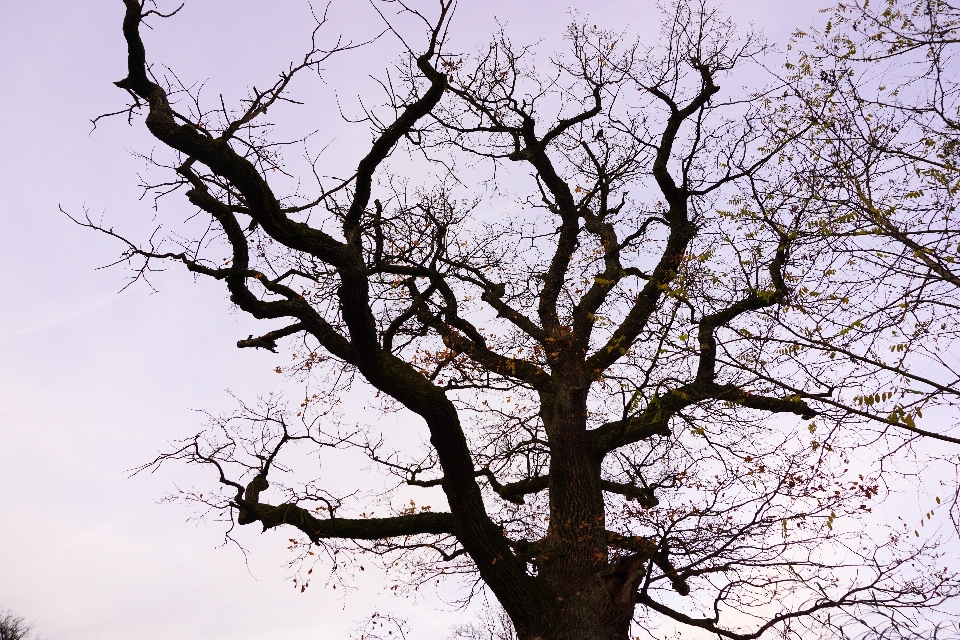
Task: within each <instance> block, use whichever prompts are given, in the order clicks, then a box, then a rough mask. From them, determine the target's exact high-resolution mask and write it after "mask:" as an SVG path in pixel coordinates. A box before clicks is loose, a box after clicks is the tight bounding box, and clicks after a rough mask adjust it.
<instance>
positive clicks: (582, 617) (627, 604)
mask: <svg viewBox="0 0 960 640" xmlns="http://www.w3.org/2000/svg"><path fill="white" fill-rule="evenodd" d="M554 379H555V380H556V382H557V385H556V387H555V388H554V391H553V392H552V393H549V394H547V393H544V394H541V403H542V404H541V416H542V418H543V421H544V427H545V429H546V432H547V437H548V439H549V442H550V524H549V528H548V532H547V536H546V538H545V539H544V540H543V541H542V543H541V545H539V549H538V552H537V556H536V563H537V579H538V580H542V581H543V582H544V583H545V586H547V588H548V590H549V591H550V592H551V593H552V594H553V595H552V597H555V598H556V601H555V602H553V603H551V605H550V606H549V608H548V610H545V611H544V612H543V615H542V617H541V619H540V620H538V621H537V622H535V623H533V624H531V625H530V626H529V628H527V629H519V630H518V632H519V636H520V638H521V640H627V638H628V636H629V628H630V620H631V619H632V617H633V609H634V593H635V590H636V585H637V583H638V582H639V579H640V577H642V575H643V573H642V572H643V561H642V560H640V559H629V560H621V561H619V562H617V563H614V564H613V565H611V564H609V562H608V560H609V555H608V551H607V533H606V522H605V517H604V504H603V493H602V491H601V489H600V462H599V460H597V459H596V457H595V456H594V455H593V454H592V452H591V448H590V446H589V443H588V441H587V437H586V434H587V394H588V390H589V385H590V381H589V378H588V377H587V376H586V375H585V373H584V372H583V370H582V367H578V366H576V365H574V364H571V365H570V366H566V367H562V369H561V372H559V373H555V374H554Z"/></svg>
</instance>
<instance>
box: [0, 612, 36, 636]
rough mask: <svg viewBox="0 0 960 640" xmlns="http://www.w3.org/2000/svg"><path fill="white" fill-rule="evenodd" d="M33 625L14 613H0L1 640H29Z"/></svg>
mask: <svg viewBox="0 0 960 640" xmlns="http://www.w3.org/2000/svg"><path fill="white" fill-rule="evenodd" d="M32 631H33V625H32V624H27V621H26V619H25V618H24V617H23V616H18V615H16V614H15V613H13V612H12V611H0V640H29V638H32V637H35V636H33V634H32Z"/></svg>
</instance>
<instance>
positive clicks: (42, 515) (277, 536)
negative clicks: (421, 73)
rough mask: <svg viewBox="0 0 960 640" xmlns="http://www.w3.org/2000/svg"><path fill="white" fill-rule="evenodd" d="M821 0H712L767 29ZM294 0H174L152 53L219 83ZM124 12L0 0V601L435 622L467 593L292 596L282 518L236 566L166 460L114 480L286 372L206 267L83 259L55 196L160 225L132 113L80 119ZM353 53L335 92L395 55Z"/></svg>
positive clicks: (93, 632) (90, 107)
mask: <svg viewBox="0 0 960 640" xmlns="http://www.w3.org/2000/svg"><path fill="white" fill-rule="evenodd" d="M318 4H319V3H318ZM422 4H423V5H424V6H425V7H427V8H428V9H433V8H434V3H433V2H425V3H422ZM656 4H657V3H656V2H654V1H653V0H634V1H632V2H622V1H613V0H593V1H581V2H549V1H545V0H519V1H518V0H495V1H489V0H487V1H483V2H480V1H478V0H462V1H461V3H460V6H459V8H458V11H457V15H456V17H455V19H454V42H458V41H459V42H463V43H464V46H463V49H464V50H466V51H470V50H472V49H474V47H475V46H476V44H477V43H479V42H481V41H483V40H484V39H485V35H486V34H488V33H491V32H492V31H493V30H494V29H495V22H494V16H496V17H498V18H499V19H500V21H501V22H503V23H506V24H507V30H508V33H510V34H511V35H512V36H513V38H514V40H515V41H523V40H530V41H533V40H538V39H544V40H545V45H546V46H547V48H549V46H550V43H552V42H559V36H560V34H561V33H562V30H563V27H564V26H565V24H566V22H567V21H568V19H569V14H568V8H573V9H576V10H577V11H578V12H579V13H581V14H583V15H589V16H591V21H592V22H595V23H596V24H597V25H598V26H604V27H609V28H616V29H619V28H628V29H630V30H631V31H635V32H639V33H642V34H654V33H655V32H656V23H657V21H658V20H659V14H658V13H657V11H656ZM824 4H825V3H824V2H820V1H809V0H763V1H761V0H736V1H734V0H728V2H726V3H724V4H723V7H724V9H725V11H726V12H728V13H729V14H731V15H732V16H733V17H734V18H735V19H736V20H737V21H738V22H740V23H747V22H753V23H754V24H755V26H756V27H757V28H759V29H761V30H762V31H764V32H765V33H766V34H767V35H768V36H769V37H770V38H771V40H772V41H780V42H782V41H784V39H785V38H786V36H787V35H788V34H789V33H790V32H791V31H792V30H793V29H795V28H797V27H806V26H808V25H809V24H811V23H813V22H814V21H816V20H817V18H818V15H817V9H819V8H820V7H821V6H823V5H824ZM170 6H175V4H172V3H171V4H170ZM305 6H306V1H305V0H303V1H301V0H274V1H273V2H262V1H261V2H256V1H254V0H231V1H227V0H188V1H187V6H186V7H185V9H184V10H183V12H182V13H181V14H180V15H179V16H177V18H175V19H174V20H170V21H166V22H162V21H161V22H158V23H156V29H155V31H153V32H152V33H150V34H148V36H147V46H148V58H149V59H150V60H151V61H155V62H163V63H167V64H170V65H171V66H172V67H173V68H174V69H175V70H176V71H177V72H178V73H181V74H183V75H184V77H187V78H191V79H201V80H202V79H206V78H209V79H210V81H211V82H210V84H211V86H213V87H214V89H212V90H213V91H224V92H225V93H227V95H228V96H230V95H232V96H233V97H237V96H238V95H240V94H242V91H243V89H244V87H245V86H247V85H249V84H251V83H257V82H265V81H266V80H269V79H270V78H272V77H274V75H275V72H276V71H278V70H280V69H281V68H282V67H283V66H285V63H286V62H287V61H288V59H292V58H293V57H295V56H296V55H297V54H298V53H299V52H300V50H301V48H302V45H303V44H304V42H306V38H307V37H308V36H309V23H308V22H307V21H306V20H305V17H307V16H308V15H309V14H307V13H306V11H305ZM122 12H123V6H122V4H121V3H120V2H119V0H111V1H107V0H87V1H84V2H77V1H75V0H74V1H69V2H68V1H66V0H46V1H43V2H40V1H34V2H26V1H19V2H18V1H16V0H0V60H2V62H0V96H2V98H0V140H2V150H3V153H2V155H0V216H2V219H3V221H4V222H3V233H2V234H0V291H2V296H3V304H2V306H0V309H2V312H0V608H9V609H12V610H14V611H15V612H17V613H19V614H21V615H23V616H26V617H27V618H28V619H30V620H32V621H35V622H36V623H37V628H38V630H39V631H41V632H42V634H43V635H44V637H45V638H48V639H49V640H94V639H97V640H121V639H122V640H128V639H130V638H136V639H138V640H154V639H156V640H159V639H160V638H164V639H166V638H172V637H175V638H178V639H181V640H193V639H195V638H196V639H199V638H204V639H206V640H216V639H219V638H224V639H226V638H230V639H231V640H246V639H248V638H249V639H253V638H281V637H282V638H286V639H288V640H300V639H306V638H319V637H336V638H343V637H346V636H347V634H348V632H349V630H350V628H351V627H352V626H353V625H354V624H355V623H356V622H357V621H358V620H359V619H360V618H362V617H364V616H367V615H369V614H370V613H371V612H372V611H374V610H375V609H380V610H392V611H394V612H396V613H398V614H400V615H402V616H405V617H407V618H409V619H410V622H411V624H412V627H413V629H414V635H413V638H424V639H435V638H436V639H439V638H444V637H445V636H446V633H447V629H448V628H449V626H450V625H451V624H453V623H455V622H458V621H462V620H463V617H464V614H462V613H457V612H455V611H450V608H449V607H444V605H443V604H442V603H441V602H439V601H437V600H433V599H430V598H425V599H424V600H422V601H420V602H417V603H415V604H414V603H412V602H411V601H407V600H400V599H395V598H392V597H391V596H390V595H389V591H386V590H383V589H382V588H381V587H382V585H381V583H380V580H381V578H380V577H379V576H378V575H377V574H376V573H375V572H372V571H371V572H366V573H365V574H364V576H363V579H362V580H358V581H357V583H356V584H357V586H358V587H360V588H359V590H357V591H355V592H354V593H353V594H350V595H347V597H346V598H342V597H341V596H340V595H339V594H337V593H336V592H332V591H330V590H323V589H313V590H308V591H307V592H306V593H304V594H300V593H299V591H298V590H295V589H294V588H293V585H292V583H291V582H289V581H288V580H287V579H286V575H287V574H286V572H285V570H284V568H283V563H284V561H285V560H286V559H288V555H287V552H286V551H285V544H284V542H285V541H286V539H287V537H289V536H287V535H285V533H286V532H283V531H280V532H271V533H269V534H267V535H263V536H261V535H260V534H259V533H258V532H257V531H255V530H253V529H254V528H253V527H248V528H247V529H249V530H244V531H241V532H240V538H241V539H242V540H243V541H244V543H245V544H246V545H247V547H248V548H249V549H250V552H251V553H250V556H249V571H248V567H247V565H245V563H244V558H243V557H242V555H240V554H239V553H238V552H237V551H236V550H235V549H233V548H229V547H227V548H218V545H219V543H220V542H221V540H222V528H221V526H220V525H218V524H216V523H209V524H200V525H195V524H193V523H192V522H191V523H187V522H185V520H186V519H187V518H188V517H190V516H192V515H194V514H193V512H192V511H191V510H190V509H189V508H187V507H185V506H182V505H166V504H164V505H160V504H157V500H158V499H160V498H161V497H163V496H164V494H165V493H167V492H168V491H170V490H171V489H172V488H173V484H174V482H175V481H177V482H183V483H189V481H190V480H191V479H194V478H196V477H197V476H195V475H191V473H190V472H188V471H186V470H184V469H183V468H172V467H171V468H168V469H164V470H162V471H161V472H159V473H157V474H155V475H152V476H141V477H136V478H133V479H128V478H127V477H126V474H125V473H124V470H125V469H129V468H130V467H133V466H136V465H138V464H140V463H142V462H145V461H147V460H149V459H151V458H152V457H153V456H154V455H155V454H156V452H157V450H158V449H161V448H163V447H164V446H165V443H167V442H168V441H170V440H172V439H175V438H178V437H182V436H186V435H189V434H191V433H194V432H196V431H198V430H199V427H200V425H201V423H202V420H201V418H200V417H199V416H198V415H197V414H196V413H195V412H193V411H191V409H207V410H210V411H214V412H217V411H225V410H229V409H230V408H231V407H232V406H233V405H232V400H231V399H230V397H229V396H228V395H227V394H226V393H225V391H224V390H225V389H230V390H232V391H233V392H235V393H236V394H237V395H239V396H241V397H247V398H251V397H253V396H255V395H257V394H259V393H265V392H267V391H270V390H279V389H281V388H282V387H283V382H282V380H281V378H280V376H277V375H276V374H275V373H273V372H272V369H273V367H275V366H276V365H277V364H280V358H281V356H280V355H276V356H275V355H272V354H269V353H265V352H259V351H258V352H254V351H252V350H242V351H241V350H238V349H237V348H236V347H235V343H236V341H237V339H238V338H242V337H245V336H246V335H247V334H248V333H254V332H256V331H257V329H256V328H254V323H252V322H251V321H249V320H247V319H246V318H244V317H243V316H240V315H238V314H236V313H233V312H231V310H230V306H229V304H228V302H227V300H226V297H225V295H224V292H223V290H222V289H221V288H220V287H219V286H217V285H216V284H212V283H209V282H198V283H194V282H193V281H192V279H191V278H190V277H189V276H188V275H187V274H185V273H184V272H182V271H181V270H178V269H173V270H171V271H170V272H168V273H165V274H160V275H159V276H158V277H157V278H156V280H155V283H156V284H157V286H158V289H159V293H156V294H151V292H150V290H149V289H147V288H146V287H143V286H135V287H132V288H130V289H128V290H127V291H125V292H124V293H122V294H118V290H119V289H120V288H121V287H122V286H123V284H124V277H125V273H124V272H123V271H122V270H118V269H111V270H100V271H98V270H96V267H98V266H100V265H103V264H105V263H107V262H109V261H111V259H113V258H115V257H116V255H117V254H118V252H119V250H120V247H119V246H118V245H117V244H116V243H114V242H110V241H109V240H108V239H107V238H104V237H100V236H98V235H96V234H94V233H92V232H89V231H86V230H83V229H80V228H78V227H76V226H74V225H73V224H71V223H70V222H69V220H67V218H65V217H64V216H63V215H62V214H61V213H60V212H59V211H58V205H62V206H63V207H64V208H65V209H67V210H68V211H70V212H72V213H78V214H82V212H83V209H84V207H86V208H88V209H89V211H90V213H91V214H92V215H93V216H96V217H99V216H100V215H103V216H104V220H106V221H108V226H110V225H115V226H117V227H118V228H122V229H124V230H125V231H126V232H128V233H129V234H130V235H132V236H134V237H145V235H146V234H147V233H148V232H149V230H150V229H151V228H152V226H153V224H154V222H153V216H154V212H153V210H152V208H151V204H150V203H149V202H148V201H140V200H139V196H140V191H139V189H138V188H137V184H138V177H137V172H138V171H140V170H141V169H142V164H141V163H139V162H138V161H137V160H135V159H134V158H133V157H132V156H131V155H130V154H129V150H137V151H141V152H148V151H149V150H150V149H151V148H153V147H154V146H155V145H154V143H153V142H152V141H151V139H150V138H149V136H148V135H147V134H146V131H145V129H144V128H143V126H142V122H139V121H138V122H135V123H134V126H133V127H128V126H126V124H125V123H123V122H122V121H121V120H120V119H114V120H112V121H110V122H107V123H102V124H101V126H100V128H99V129H98V130H97V131H95V132H94V133H93V134H92V135H91V134H90V128H91V127H90V119H91V118H92V117H94V116H96V115H98V114H99V113H102V112H106V111H113V110H116V109H118V108H120V107H122V106H123V104H124V103H123V100H124V95H123V93H122V92H121V91H120V90H118V89H116V88H115V87H114V86H113V85H112V82H113V81H115V80H119V79H121V78H122V77H123V76H124V75H125V69H124V64H125V49H124V42H123V40H122V37H121V33H120V21H121V19H122ZM331 17H332V26H331V29H330V30H329V33H331V34H332V33H334V32H335V31H343V32H345V33H348V34H351V35H353V36H354V37H357V38H359V37H362V35H363V34H365V33H369V32H370V31H371V30H372V29H374V28H376V23H375V22H374V20H375V16H374V14H373V13H372V11H371V10H370V7H369V5H368V4H367V3H365V2H361V1H359V0H350V1H347V0H338V1H335V2H334V3H333V5H332V8H331ZM458 39H459V40H458ZM387 44H389V47H387ZM394 45H395V43H394V42H390V43H383V44H382V46H383V47H387V48H390V47H393V46H394ZM545 50H546V49H545ZM350 60H351V61H352V62H351V64H357V65H358V66H357V68H356V69H353V68H349V69H343V68H341V69H338V70H336V71H332V72H331V73H332V75H334V76H337V77H339V78H340V79H339V80H337V82H341V83H343V84H339V85H338V86H337V88H338V93H339V95H340V96H341V98H344V96H346V97H350V96H356V94H357V93H364V94H365V95H367V96H368V97H370V98H371V99H376V98H378V97H379V96H378V95H377V94H376V93H375V92H374V91H373V85H372V83H370V82H366V81H365V74H366V73H368V72H374V73H375V72H377V71H378V70H381V69H383V68H384V67H386V66H387V65H388V64H389V63H390V62H392V61H393V59H388V60H383V61H380V60H377V59H375V58H374V59H370V56H367V57H366V58H364V57H363V56H360V57H357V56H354V57H353V58H350ZM338 74H339V75H338ZM231 92H232V93H231ZM309 113H310V114H312V115H315V116H317V123H316V124H315V125H314V127H325V129H324V131H323V132H322V133H324V134H327V135H326V137H327V138H330V139H332V138H334V137H335V136H336V135H337V134H338V127H339V126H340V125H339V116H338V115H337V113H336V112H330V113H319V112H318V111H313V110H311V111H310V112H309ZM350 162H355V159H354V160H350ZM345 173H346V172H345ZM341 591H342V590H341Z"/></svg>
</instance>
